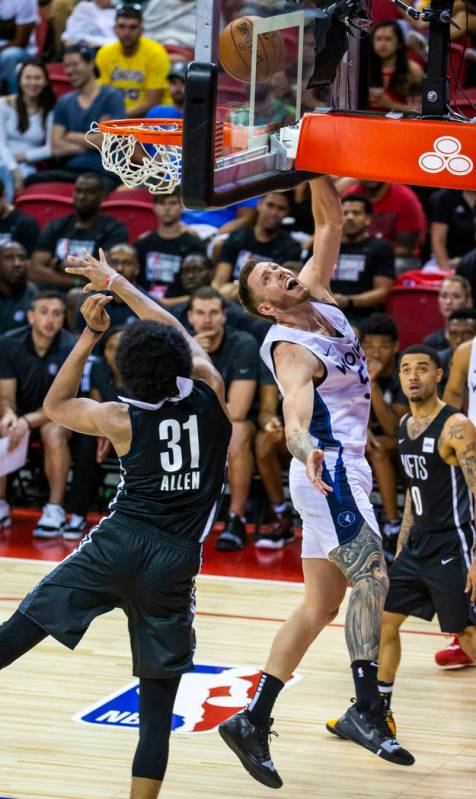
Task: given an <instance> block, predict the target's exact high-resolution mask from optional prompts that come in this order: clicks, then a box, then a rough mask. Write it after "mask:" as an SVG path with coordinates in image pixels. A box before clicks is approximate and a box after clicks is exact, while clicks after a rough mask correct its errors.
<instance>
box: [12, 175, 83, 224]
mask: <svg viewBox="0 0 476 799" xmlns="http://www.w3.org/2000/svg"><path fill="white" fill-rule="evenodd" d="M40 185H41V184H40ZM15 204H16V207H17V208H18V209H19V210H20V211H24V212H25V213H26V214H30V216H32V217H33V219H36V221H37V222H38V224H39V226H40V227H41V228H44V226H45V225H46V223H47V222H51V220H52V219H56V218H57V217H58V216H66V215H67V214H71V213H72V212H73V200H72V197H59V196H58V195H56V194H47V193H45V194H40V193H38V194H25V193H23V194H21V195H19V196H18V197H17V199H16V200H15Z"/></svg>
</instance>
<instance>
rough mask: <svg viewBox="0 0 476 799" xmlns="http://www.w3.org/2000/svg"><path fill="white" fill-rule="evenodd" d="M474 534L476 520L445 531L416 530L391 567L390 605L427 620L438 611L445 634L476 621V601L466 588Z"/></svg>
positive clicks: (411, 533) (404, 612) (387, 602)
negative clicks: (466, 592)
mask: <svg viewBox="0 0 476 799" xmlns="http://www.w3.org/2000/svg"><path fill="white" fill-rule="evenodd" d="M474 536H475V531H474V527H473V525H472V524H470V523H469V524H465V525H462V527H461V528H460V529H459V530H446V531H444V532H441V533H425V534H420V533H417V532H416V531H411V532H410V536H409V539H408V542H407V544H406V546H405V547H404V548H403V550H402V552H401V553H400V555H399V556H398V558H397V559H396V560H395V561H394V563H393V565H392V568H391V569H390V573H389V577H390V588H389V592H388V595H387V599H386V602H385V610H388V611H390V612H391V613H403V614H404V615H405V616H417V617H418V618H420V619H426V620H427V621H431V619H432V618H433V616H434V615H435V613H436V615H437V617H438V621H439V624H440V628H441V631H442V632H444V633H459V632H461V631H462V630H464V629H465V627H468V626H469V625H472V624H476V606H475V605H474V604H473V603H471V602H470V601H469V598H468V595H467V594H465V591H464V589H465V585H466V578H467V571H468V566H469V565H470V563H471V557H472V548H473V546H474Z"/></svg>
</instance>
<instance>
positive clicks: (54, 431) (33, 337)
mask: <svg viewBox="0 0 476 799" xmlns="http://www.w3.org/2000/svg"><path fill="white" fill-rule="evenodd" d="M64 315H65V305H64V300H63V299H62V297H61V296H60V295H59V294H55V293H54V292H43V293H42V294H39V295H38V296H37V297H36V298H34V299H33V303H32V307H31V310H29V311H28V323H29V324H28V325H27V326H26V327H22V328H20V329H19V330H13V331H11V332H10V333H8V334H7V335H5V336H3V337H2V338H1V339H0V408H2V409H3V415H2V417H1V419H0V436H8V437H9V439H10V447H11V448H12V449H14V448H15V447H16V446H17V445H18V443H19V442H20V440H21V439H22V438H23V436H24V435H25V434H26V433H28V432H29V431H30V430H32V431H34V434H35V433H36V431H38V432H39V434H40V438H41V442H42V445H43V453H44V469H45V474H46V477H47V480H48V484H49V500H48V503H47V504H46V505H45V507H44V508H43V513H42V515H41V517H40V519H39V521H38V524H37V526H36V528H35V530H34V533H33V535H34V536H36V537H37V538H54V537H55V536H57V535H60V533H61V529H62V527H63V524H64V520H65V512H64V509H63V499H64V492H65V488H66V480H67V477H68V471H69V465H70V450H69V445H68V440H69V437H70V431H69V430H66V429H65V428H64V427H60V426H59V425H57V424H55V423H54V422H50V421H49V419H48V418H47V417H46V415H45V414H44V412H43V407H42V406H43V400H44V398H45V396H46V394H47V392H48V389H49V387H50V385H51V383H52V382H53V378H54V376H55V375H56V373H57V372H58V369H60V367H61V366H62V364H63V362H64V361H65V360H66V358H67V357H68V355H69V353H70V352H71V350H72V349H73V346H74V338H73V337H72V336H71V335H70V334H69V333H67V332H66V331H65V330H62V327H63V322H64ZM8 517H9V507H8V505H7V502H6V478H5V477H1V478H0V518H3V519H4V520H5V518H7V519H8ZM4 524H5V522H4Z"/></svg>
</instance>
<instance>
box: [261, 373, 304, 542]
mask: <svg viewBox="0 0 476 799" xmlns="http://www.w3.org/2000/svg"><path fill="white" fill-rule="evenodd" d="M258 425H259V430H258V433H257V434H256V439H255V455H256V466H257V468H258V471H259V473H260V477H261V480H262V482H263V486H264V489H265V491H266V494H267V495H268V499H269V501H270V503H271V508H272V510H273V516H274V522H273V524H272V526H271V529H270V530H269V531H268V532H265V533H261V534H259V535H258V536H257V537H256V538H255V542H254V544H255V547H257V548H258V549H282V548H283V547H284V546H286V544H292V542H293V541H294V540H295V537H294V518H293V506H292V504H291V502H288V501H287V500H286V499H285V497H284V488H283V468H284V467H287V466H289V462H290V460H291V455H290V453H289V450H288V448H287V446H286V437H285V435H284V424H283V415H282V408H281V401H280V395H279V391H278V387H277V385H276V383H275V382H274V379H273V376H272V374H271V372H270V371H269V369H268V368H267V367H266V366H265V365H264V363H263V362H262V361H261V362H260V373H259V414H258Z"/></svg>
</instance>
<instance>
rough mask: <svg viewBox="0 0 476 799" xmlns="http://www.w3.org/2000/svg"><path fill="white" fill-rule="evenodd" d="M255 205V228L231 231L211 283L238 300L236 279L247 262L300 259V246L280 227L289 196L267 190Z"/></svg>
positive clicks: (278, 262)
mask: <svg viewBox="0 0 476 799" xmlns="http://www.w3.org/2000/svg"><path fill="white" fill-rule="evenodd" d="M256 208H257V212H258V218H257V220H256V224H255V225H254V227H244V228H242V229H241V230H236V231H234V232H233V233H230V235H229V236H228V238H227V239H226V241H225V242H224V244H223V247H222V249H221V254H220V261H219V262H218V264H217V267H216V271H215V278H214V280H213V286H214V287H215V288H217V289H218V290H219V291H220V292H221V293H222V294H223V296H224V297H227V299H231V300H236V299H237V297H238V286H237V281H238V278H239V276H240V272H241V270H242V269H243V267H244V265H245V264H246V263H248V261H253V260H255V259H256V260H258V261H273V263H277V264H282V263H284V261H299V260H300V258H301V245H300V244H299V243H298V242H297V241H295V239H293V238H292V236H290V234H289V233H288V232H287V231H286V230H284V229H283V227H282V224H283V219H284V218H285V217H286V216H287V215H288V214H289V198H288V197H287V196H286V195H285V194H281V193H278V192H270V193H269V194H265V195H264V197H262V198H261V200H260V201H259V203H258V205H257V206H256ZM234 281H236V282H234Z"/></svg>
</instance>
